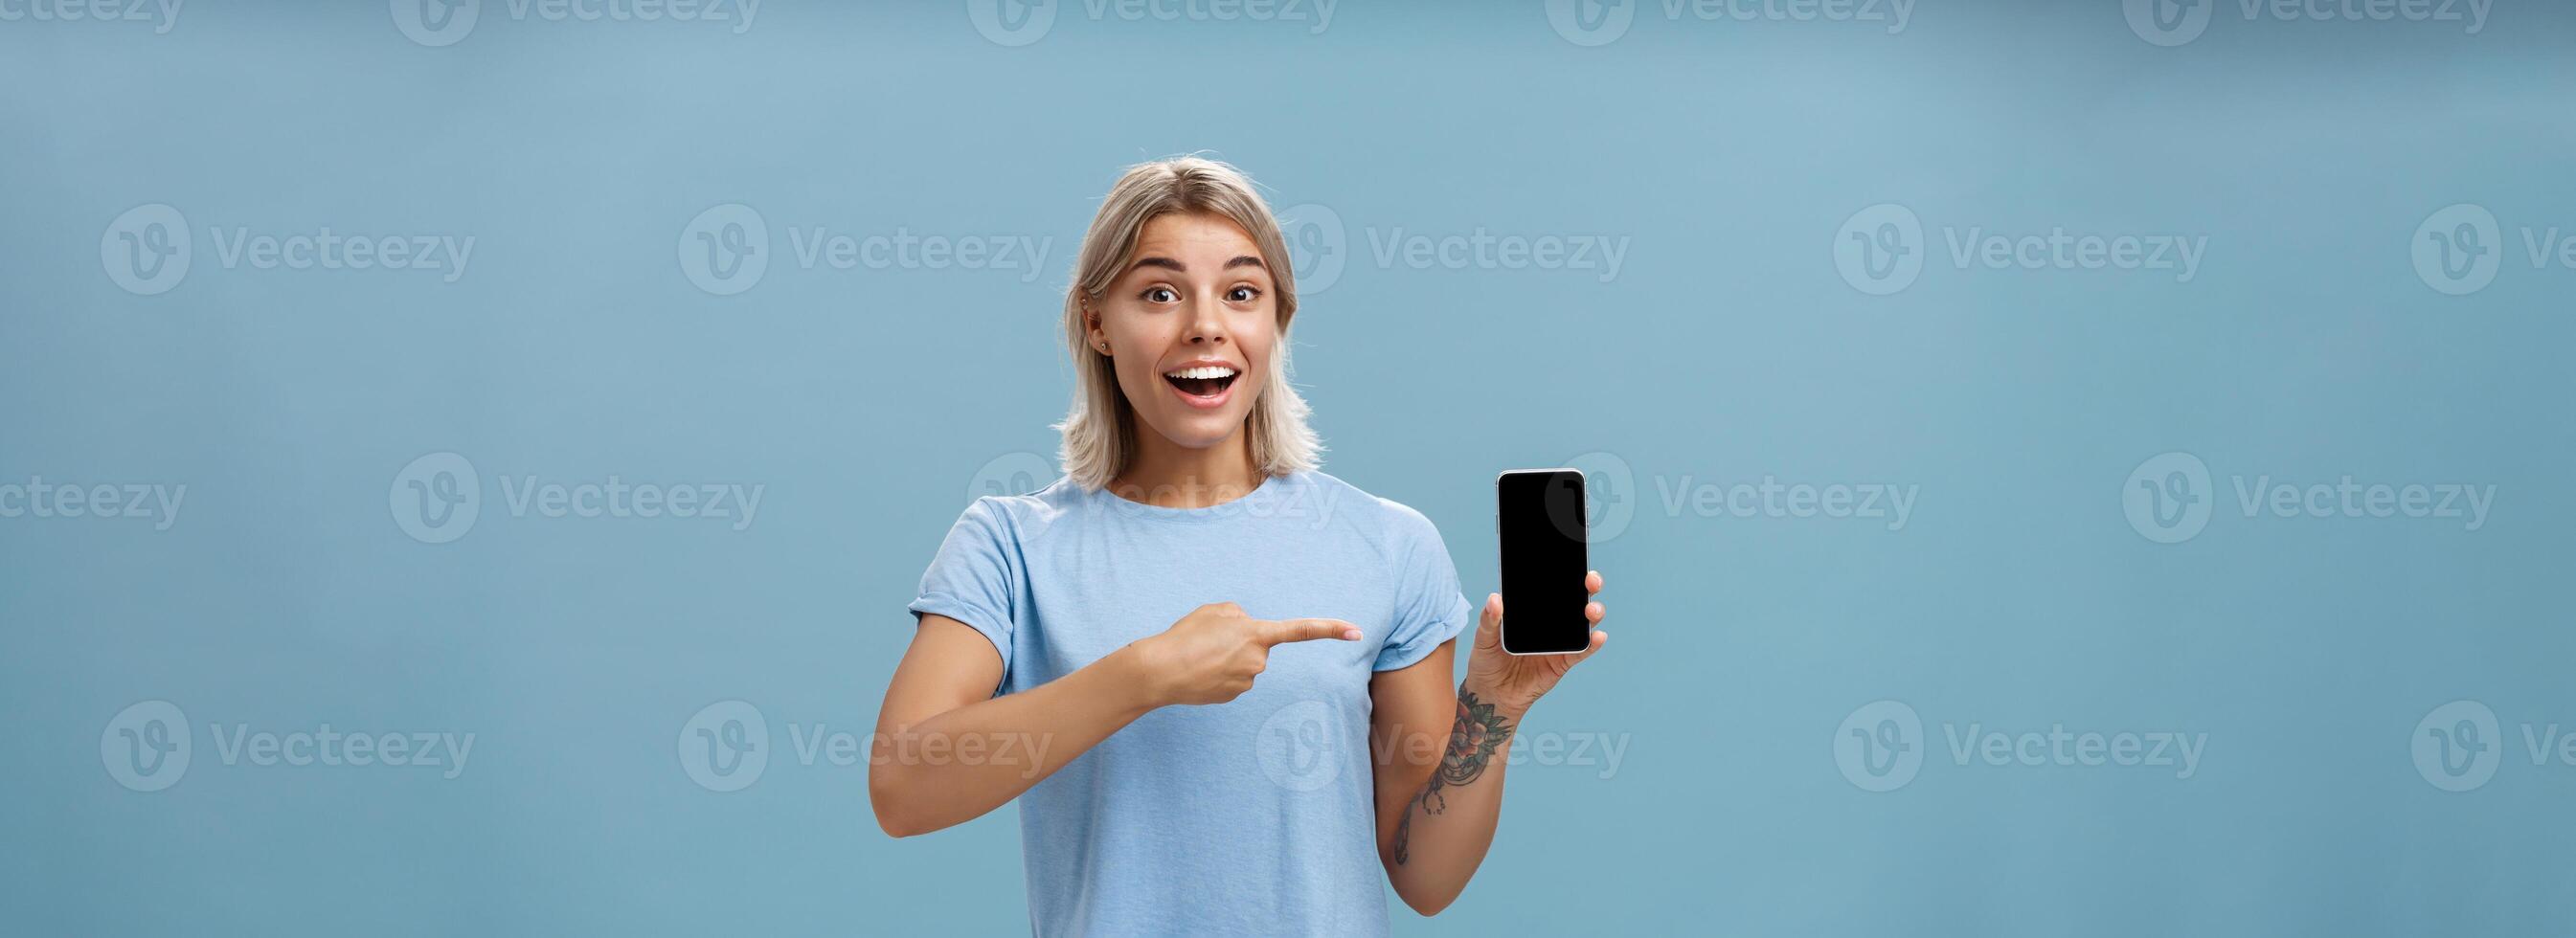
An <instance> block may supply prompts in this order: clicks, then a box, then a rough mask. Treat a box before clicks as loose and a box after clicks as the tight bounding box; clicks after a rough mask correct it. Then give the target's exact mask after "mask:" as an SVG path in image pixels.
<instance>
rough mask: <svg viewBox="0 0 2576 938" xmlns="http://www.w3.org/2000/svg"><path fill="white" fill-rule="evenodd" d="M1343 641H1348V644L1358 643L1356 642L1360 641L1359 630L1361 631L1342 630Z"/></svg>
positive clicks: (1354, 629)
mask: <svg viewBox="0 0 2576 938" xmlns="http://www.w3.org/2000/svg"><path fill="white" fill-rule="evenodd" d="M1342 640H1343V641H1346V642H1356V641H1359V640H1360V630H1359V629H1356V628H1349V629H1343V630H1342Z"/></svg>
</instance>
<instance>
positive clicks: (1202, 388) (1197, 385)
mask: <svg viewBox="0 0 2576 938" xmlns="http://www.w3.org/2000/svg"><path fill="white" fill-rule="evenodd" d="M1236 376H1237V375H1236V372H1235V370H1234V369H1233V368H1232V367H1229V366H1226V365H1200V366H1197V367H1194V368H1183V369H1180V370H1178V371H1167V372H1164V373H1163V380H1165V381H1168V382H1171V384H1172V387H1173V388H1174V389H1175V390H1178V391H1180V392H1181V394H1182V395H1183V396H1185V397H1193V398H1198V399H1201V400H1216V399H1221V398H1223V397H1225V391H1226V389H1227V388H1230V387H1233V386H1234V379H1235V378H1236Z"/></svg>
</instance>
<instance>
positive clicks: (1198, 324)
mask: <svg viewBox="0 0 2576 938" xmlns="http://www.w3.org/2000/svg"><path fill="white" fill-rule="evenodd" d="M1181 338H1182V340H1183V341H1186V342H1188V343H1189V344H1191V345H1205V346H1209V347H1212V348H1213V347H1216V346H1221V345H1224V344H1225V341H1226V335H1225V304H1224V303H1220V302H1217V301H1215V300H1214V299H1206V300H1201V301H1199V302H1197V303H1193V304H1190V322H1189V327H1188V330H1187V333H1186V334H1185V335H1183V336H1182V337H1181Z"/></svg>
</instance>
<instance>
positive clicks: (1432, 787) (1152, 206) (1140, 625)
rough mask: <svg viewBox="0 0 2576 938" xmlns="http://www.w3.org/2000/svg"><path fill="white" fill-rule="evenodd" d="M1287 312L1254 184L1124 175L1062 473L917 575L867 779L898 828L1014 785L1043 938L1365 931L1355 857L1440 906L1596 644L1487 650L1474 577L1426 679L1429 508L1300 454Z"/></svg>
mask: <svg viewBox="0 0 2576 938" xmlns="http://www.w3.org/2000/svg"><path fill="white" fill-rule="evenodd" d="M1296 311H1297V290H1296V278H1295V275H1294V272H1293V271H1292V270H1291V269H1290V267H1289V260H1288V253H1287V249H1286V246H1285V244H1284V242H1283V241H1282V240H1281V238H1280V234H1279V226H1278V222H1277V221H1276V220H1275V219H1273V218H1272V216H1271V213H1270V209H1269V207H1268V206H1267V205H1265V204H1264V203H1263V202H1262V200H1261V197H1260V196H1259V195H1258V194H1256V193H1255V192H1254V191H1253V189H1252V185H1251V183H1250V181H1249V180H1247V179H1245V178H1244V177H1243V176H1242V175H1241V174H1240V173H1238V172H1236V171H1235V170H1234V169H1233V168H1232V167H1229V166H1226V165H1225V164H1222V163H1216V162H1212V161H1209V160H1204V159H1197V158H1178V159H1171V160H1165V161H1160V162H1153V163H1146V164H1143V165H1140V166H1136V167H1133V168H1131V169H1129V170H1128V171H1127V173H1126V175H1125V176H1124V177H1123V178H1121V179H1120V180H1119V181H1118V183H1117V185H1116V186H1115V187H1113V188H1112V189H1111V190H1110V192H1109V197H1108V199H1107V200H1106V201H1105V203H1104V204H1102V206H1101V208H1100V212H1099V214H1098V215H1097V216H1096V217H1095V218H1093V219H1092V223H1091V230H1090V232H1089V233H1088V234H1087V235H1085V236H1084V238H1083V244H1082V252H1081V256H1080V258H1079V260H1078V261H1077V269H1076V271H1075V279H1074V283H1073V286H1072V287H1071V289H1069V290H1068V291H1067V295H1066V297H1065V302H1064V329H1065V334H1066V338H1067V339H1068V344H1069V346H1070V348H1071V351H1072V354H1073V359H1074V366H1075V374H1076V376H1077V386H1076V388H1075V391H1074V398H1073V408H1072V412H1071V413H1070V414H1069V415H1068V416H1067V417H1066V419H1065V422H1064V423H1063V424H1062V425H1061V426H1060V427H1059V428H1058V429H1060V430H1061V431H1062V432H1063V435H1064V453H1063V457H1064V467H1065V472H1066V476H1065V478H1063V479H1061V480H1058V481H1057V482H1056V483H1055V484H1053V485H1051V486H1048V487H1047V488H1046V489H1045V490H1043V491H1040V492H1038V493H1036V494H1033V495H1027V496H1020V497H1012V498H984V499H980V500H978V501H977V502H976V503H975V504H973V505H971V506H969V507H968V508H967V510H966V512H965V514H964V515H963V516H962V517H960V518H958V519H957V524H956V526H955V527H954V528H952V529H951V530H950V531H949V533H948V538H947V540H946V541H945V542H944V543H943V544H941V546H940V548H939V554H938V556H937V557H936V558H935V559H934V560H933V561H932V562H931V565H930V569H929V572H928V573H927V574H925V575H924V576H923V577H922V586H921V596H920V598H919V599H917V600H915V601H914V602H913V603H912V606H911V608H912V611H913V613H914V614H915V615H916V616H917V617H918V619H919V626H918V629H917V631H916V632H915V633H914V636H913V640H912V645H911V647H910V648H909V649H908V650H906V651H905V652H904V657H903V662H902V664H901V665H899V666H898V667H897V668H896V669H895V674H894V679H893V682H892V683H891V685H889V686H888V687H887V688H886V699H885V708H884V710H883V711H882V712H881V713H880V714H879V716H878V720H877V734H876V737H875V743H874V751H873V752H872V753H871V759H870V766H871V769H870V772H869V777H868V793H869V796H870V798H871V800H872V801H873V802H874V805H875V808H876V814H877V820H878V822H879V823H880V824H881V825H883V826H884V827H885V829H886V832H887V833H890V834H893V835H895V836H898V837H901V836H908V835H912V834H919V833H925V832H929V831H935V830H939V829H941V828H944V827H948V826H950V825H953V824H958V823H961V822H964V821H967V820H971V819H973V818H975V817H978V816H980V815H982V814H984V813H985V812H987V811H991V810H993V809H994V808H997V807H1000V806H1001V805H1002V804H1003V803H1004V802H1007V801H1010V800H1011V799H1013V798H1019V799H1020V828H1021V836H1022V838H1023V847H1024V852H1025V856H1026V869H1027V876H1028V890H1029V913H1030V919H1031V923H1032V925H1033V927H1034V929H1035V930H1036V931H1037V932H1039V933H1041V934H1050V933H1064V934H1176V933H1286V934H1335V935H1341V934H1366V933H1383V932H1384V931H1385V930H1386V927H1387V922H1386V908H1385V898H1384V890H1383V889H1382V888H1381V887H1380V886H1379V882H1380V880H1379V879H1378V876H1379V873H1378V870H1379V869H1381V868H1382V869H1383V870H1384V874H1385V877H1386V879H1387V880H1388V881H1391V882H1392V883H1393V884H1394V887H1395V891H1396V893H1397V894H1398V895H1399V896H1402V897H1403V898H1404V901H1405V902H1406V904H1408V905H1411V906H1412V907H1413V908H1414V909H1415V910H1416V911H1419V912H1421V913H1422V914H1424V915H1430V914H1434V913H1437V912H1438V911H1440V910H1441V909H1442V908H1444V907H1446V906H1447V905H1448V904H1449V902H1450V900H1452V899H1455V898H1457V896H1458V892H1459V890H1460V889H1462V888H1464V887H1465V886H1466V884H1467V879H1468V877H1469V876H1472V875H1474V873H1475V871H1476V866H1477V864H1478V863H1480V862H1481V861H1482V860H1483V859H1484V855H1485V848H1486V845H1487V844H1488V843H1490V842H1491V841H1492V839H1493V835H1494V823H1495V819H1496V816H1497V814H1498V812H1499V811H1500V809H1501V806H1502V794H1503V769H1504V759H1503V756H1504V755H1505V753H1507V752H1508V750H1507V749H1506V748H1505V746H1506V744H1507V743H1508V741H1509V739H1510V737H1511V733H1512V732H1513V730H1514V729H1515V728H1516V727H1518V726H1519V724H1520V721H1521V718H1522V717H1523V716H1524V715H1525V714H1526V713H1527V712H1528V711H1529V708H1530V705H1531V704H1533V703H1535V702H1537V700H1538V698H1539V696H1540V695H1542V694H1545V693H1546V692H1547V691H1548V689H1549V688H1550V687H1553V686H1554V685H1555V684H1556V682H1557V679H1558V678H1560V677H1562V676H1563V675H1564V674H1565V672H1566V670H1567V669H1568V668H1571V667H1573V666H1574V664H1576V663H1577V662H1580V661H1582V660H1583V659H1584V658H1586V657H1589V656H1590V655H1591V654H1592V653H1594V652H1597V651H1599V650H1600V648H1601V646H1602V643H1603V641H1604V640H1605V639H1606V635H1604V634H1603V633H1600V632H1597V631H1596V632H1595V633H1594V634H1593V636H1592V644H1591V647H1590V649H1589V650H1587V651H1585V652H1583V653H1581V654H1578V655H1559V656H1541V657H1521V656H1514V655H1509V654H1506V653H1504V652H1503V650H1502V649H1501V648H1500V647H1498V643H1497V636H1498V635H1499V629H1500V626H1501V623H1502V618H1503V607H1502V599H1501V597H1499V596H1488V597H1486V599H1485V606H1484V612H1483V616H1482V618H1481V620H1480V622H1479V623H1478V626H1477V629H1476V636H1475V639H1474V641H1475V647H1474V649H1473V650H1472V651H1471V653H1470V655H1469V659H1468V669H1467V679H1466V681H1465V682H1463V683H1461V684H1458V685H1456V686H1454V687H1453V686H1452V685H1451V683H1450V681H1451V677H1452V675H1453V674H1454V670H1453V661H1454V658H1453V655H1454V651H1453V646H1454V644H1455V641H1454V639H1455V637H1456V636H1457V635H1458V633H1459V632H1460V631H1462V630H1463V629H1464V628H1465V626H1466V623H1467V617H1468V615H1469V607H1468V604H1467V600H1466V598H1465V597H1464V596H1462V595H1460V593H1459V590H1458V582H1457V571H1456V568H1455V567H1453V566H1452V565H1451V563H1450V560H1449V552H1448V549H1447V548H1446V547H1445V546H1443V545H1442V544H1441V541H1440V534H1439V532H1438V531H1436V530H1434V529H1433V528H1432V526H1431V522H1430V521H1429V520H1427V519H1425V518H1424V517H1423V516H1422V515H1421V514H1419V513H1416V512H1415V511H1413V510H1412V509H1409V508H1406V507H1404V506H1402V505H1399V504H1396V503H1394V502H1390V501H1385V500H1383V499H1378V498H1374V497H1371V496H1369V495H1368V494H1367V493H1365V492H1361V491H1359V490H1358V489H1355V488H1353V487H1351V486H1350V485H1348V484H1347V483H1344V482H1342V481H1341V480H1339V479H1335V478H1333V477H1331V476H1328V475H1325V474H1323V473H1321V472H1318V471H1316V469H1315V465H1316V452H1317V450H1318V449H1319V448H1320V446H1319V444H1318V442H1317V440H1316V438H1315V435H1314V433H1313V432H1312V431H1310V430H1308V429H1307V427H1306V423H1305V416H1306V404H1305V402H1304V401H1303V400H1301V399H1299V398H1298V396H1297V393H1296V391H1295V390H1293V389H1291V388H1290V387H1289V385H1288V378H1287V375H1288V326H1289V323H1290V321H1291V320H1292V319H1293V318H1294V316H1295V314H1296ZM1585 586H1586V588H1587V589H1588V590H1590V591H1592V592H1596V593H1597V592H1598V591H1599V590H1600V588H1601V577H1600V574H1598V573H1592V574H1589V575H1587V576H1586V583H1585ZM1585 614H1586V616H1587V617H1588V618H1590V619H1591V620H1592V622H1594V623H1596V624H1597V623H1599V622H1600V621H1601V619H1602V615H1603V611H1602V607H1601V605H1600V604H1599V603H1592V604H1590V605H1589V606H1588V607H1587V608H1586V610H1585ZM1372 743H1374V744H1372ZM1372 846H1374V848H1375V849H1374V851H1372V849H1371V848H1372Z"/></svg>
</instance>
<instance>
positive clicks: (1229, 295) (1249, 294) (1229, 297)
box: [1225, 284, 1261, 303]
mask: <svg viewBox="0 0 2576 938" xmlns="http://www.w3.org/2000/svg"><path fill="white" fill-rule="evenodd" d="M1260 298H1261V289H1260V288H1259V287H1255V286H1253V285H1251V284H1244V285H1243V286H1239V287H1236V288H1234V289H1232V290H1227V291H1225V300H1226V302H1228V303H1249V302H1252V301H1253V300H1256V299H1260Z"/></svg>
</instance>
